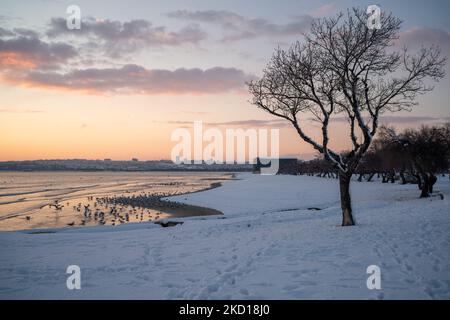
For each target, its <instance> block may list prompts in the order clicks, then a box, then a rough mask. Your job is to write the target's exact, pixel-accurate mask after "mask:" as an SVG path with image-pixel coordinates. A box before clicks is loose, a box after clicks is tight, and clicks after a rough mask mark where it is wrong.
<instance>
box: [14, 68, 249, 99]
mask: <svg viewBox="0 0 450 320" xmlns="http://www.w3.org/2000/svg"><path fill="white" fill-rule="evenodd" d="M251 79H253V77H252V76H250V75H248V74H246V73H244V72H243V71H242V70H239V69H235V68H222V67H215V68H210V69H205V70H202V69H184V68H181V69H176V70H174V71H171V70H163V69H146V68H144V67H142V66H138V65H134V64H129V65H125V66H123V67H120V68H104V69H99V68H89V69H81V70H73V71H69V72H65V73H64V72H53V71H50V72H47V71H34V70H32V71H29V72H26V73H22V74H19V75H16V76H10V77H9V78H8V79H7V81H8V82H9V83H13V84H16V85H22V86H29V87H40V88H53V89H61V90H68V91H84V92H87V93H93V94H102V93H116V94H164V93H170V94H217V93H224V92H230V91H243V90H244V88H245V87H244V85H245V82H246V81H249V80H251Z"/></svg>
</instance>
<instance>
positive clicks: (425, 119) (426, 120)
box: [333, 116, 450, 124]
mask: <svg viewBox="0 0 450 320" xmlns="http://www.w3.org/2000/svg"><path fill="white" fill-rule="evenodd" d="M333 121H335V122H348V118H347V117H335V118H333ZM379 121H380V123H382V124H432V123H436V124H438V123H443V122H448V121H450V117H429V116H381V117H380V119H379Z"/></svg>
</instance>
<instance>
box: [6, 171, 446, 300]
mask: <svg viewBox="0 0 450 320" xmlns="http://www.w3.org/2000/svg"><path fill="white" fill-rule="evenodd" d="M238 178H239V179H240V180H237V181H228V182H226V183H224V185H223V186H222V187H220V188H217V189H212V190H209V191H205V192H200V193H195V194H190V195H184V196H178V197H174V198H172V199H175V200H178V201H183V202H186V203H190V204H195V205H202V206H206V207H212V208H216V209H219V210H221V211H223V212H224V216H220V217H218V216H211V217H206V218H205V217H199V218H189V219H183V221H185V223H184V224H183V225H181V226H176V227H172V228H162V227H160V226H157V225H155V224H152V223H142V224H127V225H123V226H120V227H115V228H113V227H101V228H99V227H92V228H83V229H64V230H56V233H44V234H27V233H25V232H1V233H0V243H1V246H0V298H2V299H7V298H32V299H45V298H56V299H72V298H88V299H90V298H97V299H103V298H113V299H114V298H117V299H129V298H138V299H141V298H143V299H185V298H189V299H229V298H233V299H314V298H318V299H449V298H450V203H449V198H450V181H449V180H448V177H447V178H445V179H441V180H440V181H439V182H438V184H437V186H436V189H437V190H439V191H441V192H442V193H443V194H444V195H445V199H444V200H440V199H438V198H431V199H418V195H419V191H418V190H417V186H412V185H406V186H402V185H399V184H381V183H380V182H371V183H365V182H361V183H358V182H353V183H352V195H353V203H354V211H355V217H356V220H357V223H358V225H357V226H356V227H345V228H343V227H340V226H339V225H340V222H341V216H340V207H339V202H338V185H337V181H336V180H330V179H325V178H314V177H305V176H260V175H251V174H239V175H238ZM310 207H319V208H321V209H322V210H320V211H313V210H308V208H310ZM28 232H29V231H28ZM68 265H78V266H80V268H81V286H82V288H81V290H68V289H67V288H66V279H67V277H68V276H69V275H68V274H66V268H67V266H68ZM369 265H377V266H379V267H380V269H381V279H382V280H381V286H382V289H381V290H369V289H368V288H367V286H366V280H367V277H368V276H369V275H368V274H366V268H367V267H368V266H369Z"/></svg>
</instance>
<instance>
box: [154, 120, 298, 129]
mask: <svg viewBox="0 0 450 320" xmlns="http://www.w3.org/2000/svg"><path fill="white" fill-rule="evenodd" d="M163 122H164V123H168V124H175V125H193V121H163ZM203 124H204V125H206V126H216V127H224V126H228V127H245V128H252V127H253V128H254V127H277V128H280V127H288V126H290V123H288V122H287V121H286V120H278V119H275V120H253V119H251V120H235V121H223V122H203Z"/></svg>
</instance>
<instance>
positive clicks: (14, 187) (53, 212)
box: [0, 172, 233, 230]
mask: <svg viewBox="0 0 450 320" xmlns="http://www.w3.org/2000/svg"><path fill="white" fill-rule="evenodd" d="M230 179H233V175H232V174H229V173H172V172H156V173H155V172H152V173H117V172H111V173H82V172H71V173H68V172H65V173H59V172H46V173H43V172H40V173H36V172H33V173H20V172H19V173H12V172H10V173H7V174H6V173H4V172H3V173H0V230H23V229H45V228H62V227H68V228H69V227H83V226H97V225H114V226H115V225H120V224H124V223H130V222H146V221H158V220H160V219H165V218H175V217H190V216H203V215H220V214H222V213H221V212H220V211H218V210H214V209H210V208H202V207H197V206H191V205H185V204H180V203H175V202H172V201H167V200H165V199H164V198H165V197H170V196H172V195H182V194H187V193H192V192H199V191H204V190H207V189H210V188H215V187H218V186H220V184H221V182H223V181H226V180H230ZM114 197H115V198H120V197H121V198H123V199H125V200H126V199H133V197H134V198H138V197H140V198H138V199H139V201H140V203H136V202H134V203H128V204H127V203H111V202H106V201H104V199H105V198H114ZM142 199H144V200H142ZM129 201H130V200H126V201H125V202H129Z"/></svg>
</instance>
